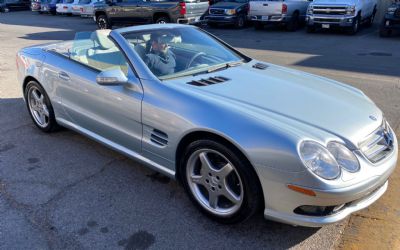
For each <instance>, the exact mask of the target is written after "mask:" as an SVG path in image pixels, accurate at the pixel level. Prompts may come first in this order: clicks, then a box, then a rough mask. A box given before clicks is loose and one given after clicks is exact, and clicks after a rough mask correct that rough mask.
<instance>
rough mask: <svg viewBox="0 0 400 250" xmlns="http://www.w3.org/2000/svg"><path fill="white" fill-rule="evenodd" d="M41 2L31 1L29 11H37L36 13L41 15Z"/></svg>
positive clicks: (38, 0)
mask: <svg viewBox="0 0 400 250" xmlns="http://www.w3.org/2000/svg"><path fill="white" fill-rule="evenodd" d="M43 1H44V0H32V1H31V10H32V11H37V12H39V14H42V11H41V10H40V8H41V3H42V2H43Z"/></svg>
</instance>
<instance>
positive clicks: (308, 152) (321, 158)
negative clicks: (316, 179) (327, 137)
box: [300, 141, 340, 180]
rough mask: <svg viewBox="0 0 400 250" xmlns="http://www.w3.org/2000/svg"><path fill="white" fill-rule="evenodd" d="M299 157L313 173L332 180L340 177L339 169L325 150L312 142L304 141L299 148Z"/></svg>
mask: <svg viewBox="0 0 400 250" xmlns="http://www.w3.org/2000/svg"><path fill="white" fill-rule="evenodd" d="M300 157H301V159H302V161H303V163H304V165H306V167H307V168H309V169H310V170H311V171H312V172H313V173H315V174H316V175H318V176H320V177H322V178H324V179H327V180H333V179H336V178H337V177H338V176H339V175H340V167H339V164H338V163H337V161H336V160H335V158H334V157H333V156H332V154H331V153H330V152H329V151H328V149H327V148H325V147H324V146H322V145H321V144H318V143H316V142H313V141H304V142H303V143H302V144H301V146H300Z"/></svg>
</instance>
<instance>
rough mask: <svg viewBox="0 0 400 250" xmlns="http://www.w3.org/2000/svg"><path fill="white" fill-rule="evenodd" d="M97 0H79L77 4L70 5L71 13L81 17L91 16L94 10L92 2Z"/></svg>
mask: <svg viewBox="0 0 400 250" xmlns="http://www.w3.org/2000/svg"><path fill="white" fill-rule="evenodd" d="M97 2H99V1H98V0H79V2H78V3H77V4H74V5H72V14H73V15H80V16H81V17H92V16H93V11H94V4H95V3H97Z"/></svg>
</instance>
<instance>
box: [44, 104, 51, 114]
mask: <svg viewBox="0 0 400 250" xmlns="http://www.w3.org/2000/svg"><path fill="white" fill-rule="evenodd" d="M43 115H45V116H47V117H49V115H50V113H49V110H48V109H47V106H46V104H43Z"/></svg>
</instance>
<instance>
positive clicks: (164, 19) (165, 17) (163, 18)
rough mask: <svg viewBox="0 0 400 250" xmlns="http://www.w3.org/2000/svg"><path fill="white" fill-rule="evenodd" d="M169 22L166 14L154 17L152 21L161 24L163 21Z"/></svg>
mask: <svg viewBox="0 0 400 250" xmlns="http://www.w3.org/2000/svg"><path fill="white" fill-rule="evenodd" d="M169 22H170V20H169V18H168V17H167V16H159V17H156V18H155V19H154V23H159V24H163V23H169Z"/></svg>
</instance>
